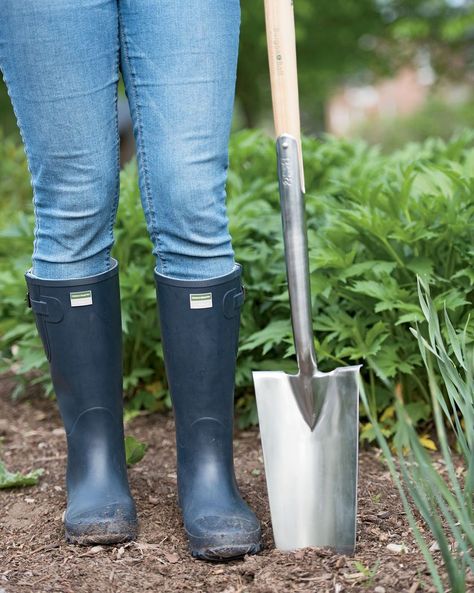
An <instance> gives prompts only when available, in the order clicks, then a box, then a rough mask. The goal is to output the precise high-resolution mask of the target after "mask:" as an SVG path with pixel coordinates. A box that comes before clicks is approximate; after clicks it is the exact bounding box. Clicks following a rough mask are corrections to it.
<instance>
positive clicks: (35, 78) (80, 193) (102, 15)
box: [0, 0, 119, 279]
mask: <svg viewBox="0 0 474 593" xmlns="http://www.w3.org/2000/svg"><path fill="white" fill-rule="evenodd" d="M118 62H119V40H118V14H117V2H116V0H81V1H80V2H77V1H76V0H41V1H40V2H38V1H37V0H20V1H19V0H3V1H2V3H1V18H0V69H1V70H2V72H3V76H4V79H5V82H6V84H7V88H8V91H9V94H10V97H11V100H12V103H13V107H14V110H15V113H16V117H17V121H18V125H19V127H20V131H21V134H22V137H23V142H24V146H25V151H26V154H27V158H28V165H29V169H30V173H31V181H32V186H33V195H34V198H33V199H34V206H35V214H36V224H35V242H34V252H33V268H32V272H33V274H34V275H35V276H37V277H40V278H46V279H69V278H78V277H85V276H89V275H93V274H99V273H101V272H104V271H106V270H107V269H108V268H109V265H110V264H109V255H110V249H111V246H112V244H113V233H112V227H113V222H114V218H115V211H116V207H117V202H118V191H119V185H118V184H119V137H118V126H117V106H116V102H117V83H118V76H119V63H118Z"/></svg>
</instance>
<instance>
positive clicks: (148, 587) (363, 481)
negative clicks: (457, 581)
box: [0, 380, 449, 593]
mask: <svg viewBox="0 0 474 593" xmlns="http://www.w3.org/2000/svg"><path fill="white" fill-rule="evenodd" d="M11 389H12V384H11V382H10V381H5V380H4V381H3V382H2V383H1V385H0V436H1V437H2V441H3V443H2V448H1V451H0V457H1V458H2V459H3V460H4V461H5V462H6V464H7V467H8V469H9V470H10V471H18V470H22V471H29V470H31V469H34V468H38V467H42V468H44V470H45V472H44V474H43V476H42V477H41V478H40V482H39V484H38V485H37V486H33V487H28V488H20V489H11V490H2V491H0V505H1V506H0V593H20V592H27V591H28V592H29V591H34V592H35V593H43V592H44V593H46V592H48V593H53V592H54V593H89V592H90V593H97V592H101V593H102V592H105V593H108V592H110V593H112V592H113V593H134V592H146V591H160V592H162V593H167V592H177V591H180V592H188V591H191V592H193V593H199V592H206V593H207V592H212V593H214V592H215V593H280V592H282V593H283V592H284V593H290V592H295V591H297V592H299V593H306V592H308V593H309V592H311V593H316V592H317V593H343V592H349V591H351V592H354V593H356V592H362V591H363V592H367V591H369V592H370V591H373V592H375V593H392V592H393V593H405V592H406V593H415V592H422V591H423V592H432V591H435V589H434V588H433V585H432V581H431V579H430V576H429V572H428V571H427V567H426V564H425V562H424V559H423V557H422V556H421V554H420V553H419V551H418V549H417V547H416V544H415V541H414V538H413V536H412V534H411V532H410V529H409V527H408V525H407V521H406V518H405V514H404V512H403V508H402V505H401V502H400V500H399V497H398V494H397V491H396V488H395V486H394V485H393V483H392V481H391V479H390V475H389V473H388V470H387V468H386V466H385V465H384V464H383V462H382V461H381V457H380V452H379V451H378V450H376V449H368V450H363V451H361V453H360V473H359V499H358V532H357V551H356V554H355V555H354V556H353V557H349V556H341V555H337V554H334V553H333V552H331V551H330V550H325V549H316V548H306V549H303V550H298V551H296V552H292V553H288V552H280V551H277V550H276V549H275V547H274V543H273V539H272V531H271V523H270V515H269V510H268V500H267V494H266V488H265V476H264V467H263V460H262V452H261V447H260V439H259V434H258V430H257V429H254V430H246V431H242V432H237V433H236V435H235V460H236V461H235V465H236V474H237V480H238V482H239V485H240V488H241V491H242V494H243V496H244V497H245V499H246V500H247V501H248V502H249V503H250V505H251V506H252V507H253V508H254V510H255V511H256V513H257V515H258V517H259V518H260V520H261V522H262V527H263V536H264V546H265V548H264V551H263V552H262V553H261V554H259V555H258V556H249V557H245V558H244V559H241V560H235V561H231V562H227V563H221V564H217V563H208V562H203V561H200V560H194V559H193V558H191V556H190V555H189V553H188V549H187V544H186V539H185V536H184V533H183V528H182V522H181V516H180V513H179V509H178V506H177V496H176V473H175V447H174V425H173V419H172V417H171V416H170V415H168V416H167V415H160V414H151V415H143V416H139V417H137V418H135V419H134V420H133V421H131V422H130V423H129V424H128V425H127V427H126V432H127V434H132V435H134V436H135V437H136V438H138V439H140V440H142V441H145V442H146V443H148V445H149V448H148V451H147V453H146V455H145V457H144V458H143V460H142V461H140V462H139V463H138V464H137V465H135V466H133V467H131V468H130V470H129V476H130V482H131V488H132V492H133V495H134V497H135V500H136V503H137V508H138V513H139V519H140V534H139V537H138V539H137V541H136V542H131V543H128V544H123V545H114V546H92V547H78V546H73V545H70V544H67V543H66V542H65V541H64V536H63V526H62V514H63V511H64V509H65V505H66V494H65V490H64V473H65V462H66V446H65V436H64V431H63V429H62V426H61V421H60V418H59V415H58V413H57V410H56V406H55V404H54V402H51V401H48V400H45V399H44V398H42V397H40V396H33V397H32V396H30V398H29V399H27V400H22V401H19V402H15V403H14V402H12V401H11V398H10V392H11ZM428 542H429V537H428ZM390 544H395V545H396V546H400V545H402V546H403V549H402V551H392V549H391V548H393V546H390ZM387 546H389V547H387ZM435 556H437V561H438V563H439V564H441V559H440V558H439V552H435ZM446 591H449V590H448V589H446Z"/></svg>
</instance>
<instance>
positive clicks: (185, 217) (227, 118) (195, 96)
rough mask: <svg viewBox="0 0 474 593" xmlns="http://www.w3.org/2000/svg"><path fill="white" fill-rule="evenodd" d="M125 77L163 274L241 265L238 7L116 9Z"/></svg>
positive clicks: (151, 1) (231, 2)
mask: <svg viewBox="0 0 474 593" xmlns="http://www.w3.org/2000/svg"><path fill="white" fill-rule="evenodd" d="M118 5H119V14H120V40H121V67H122V73H123V77H124V81H125V87H126V92H127V95H128V98H129V102H130V106H131V112H132V118H133V125H134V133H135V138H136V143H137V151H138V160H139V175H140V190H141V197H142V203H143V207H144V210H145V216H146V219H147V224H148V229H149V232H150V236H151V239H152V242H153V251H154V254H155V256H156V258H157V270H158V272H160V273H162V274H165V275H168V276H172V277H176V278H182V279H206V278H210V277H214V276H220V275H224V274H226V273H228V272H230V271H231V270H232V269H233V268H234V265H235V262H234V251H233V248H232V243H231V236H230V233H229V228H228V222H229V221H228V216H227V210H226V189H225V186H226V179H227V168H228V142H229V134H230V128H231V119H232V110H233V104H234V93H235V81H236V67H237V54H238V44H239V28H240V4H239V0H184V1H183V2H163V1H161V0H119V2H118Z"/></svg>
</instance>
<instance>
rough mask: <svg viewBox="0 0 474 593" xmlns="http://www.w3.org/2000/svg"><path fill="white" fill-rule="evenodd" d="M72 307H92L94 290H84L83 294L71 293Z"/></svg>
mask: <svg viewBox="0 0 474 593" xmlns="http://www.w3.org/2000/svg"><path fill="white" fill-rule="evenodd" d="M69 296H70V297H71V307H85V306H86V305H92V290H83V291H82V292H70V293H69Z"/></svg>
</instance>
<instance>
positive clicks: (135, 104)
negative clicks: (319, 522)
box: [119, 0, 261, 560]
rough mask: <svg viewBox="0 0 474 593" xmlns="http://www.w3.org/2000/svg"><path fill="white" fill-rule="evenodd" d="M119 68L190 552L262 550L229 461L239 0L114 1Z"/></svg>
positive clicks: (236, 294) (211, 555)
mask: <svg viewBox="0 0 474 593" xmlns="http://www.w3.org/2000/svg"><path fill="white" fill-rule="evenodd" d="M119 10H120V31H121V50H122V72H123V74H124V80H125V86H126V90H127V94H128V96H129V99H130V103H131V111H132V117H133V121H134V131H135V135H136V140H137V147H138V158H139V173H140V186H141V194H142V200H143V205H144V209H145V213H146V217H147V222H148V227H149V230H150V235H151V238H152V241H153V245H154V253H155V255H156V256H157V267H156V270H155V280H156V289H157V297H158V304H159V308H158V312H159V316H160V321H161V338H162V342H163V351H164V357H165V365H166V374H167V378H168V384H169V387H170V392H171V397H172V401H173V408H174V413H175V421H176V443H177V453H178V460H177V462H178V472H177V473H178V491H179V502H180V506H181V508H182V512H183V519H184V525H185V530H186V533H187V536H188V539H189V543H190V547H191V551H192V554H193V555H194V556H196V557H199V558H205V559H213V560H218V559H224V558H232V557H236V556H242V555H244V554H251V553H255V552H258V551H259V550H260V548H261V543H260V525H259V523H258V521H257V519H256V517H255V515H254V514H253V512H252V511H251V510H250V509H249V507H248V506H247V505H246V503H245V502H244V501H243V499H242V498H241V496H240V494H239V491H238V489H237V484H236V481H235V475H234V467H233V450H232V444H233V441H232V439H233V396H234V378H235V364H236V354H237V346H238V335H239V322H240V307H241V305H242V303H243V289H242V286H241V267H240V266H239V265H238V264H237V263H236V262H235V261H234V252H233V249H232V245H231V237H230V235H229V231H228V219H227V214H226V205H225V198H226V192H225V181H226V174H227V165H228V141H229V132H230V125H231V116H232V107H233V100H234V87H235V75H236V62H237V50H238V38H239V24H240V6H239V1H238V0H183V1H182V2H168V1H162V0H119Z"/></svg>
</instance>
